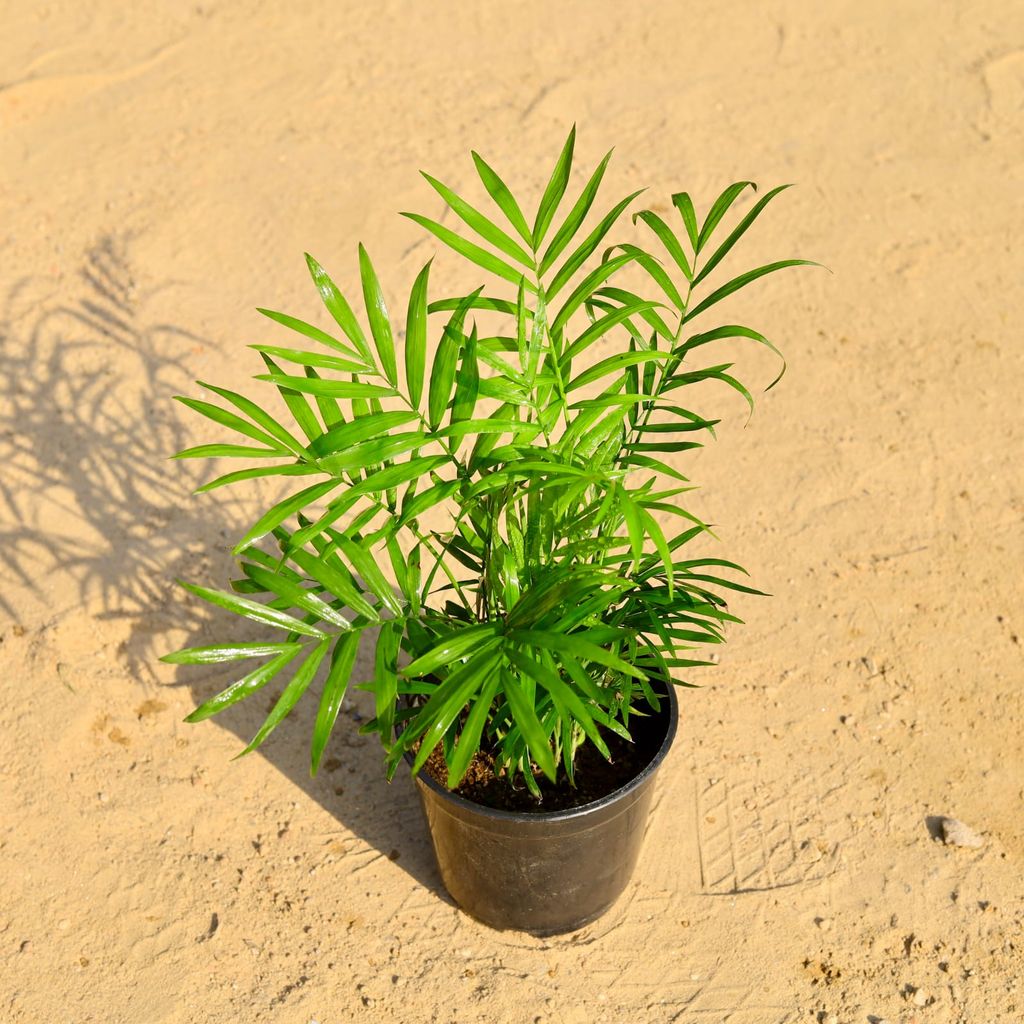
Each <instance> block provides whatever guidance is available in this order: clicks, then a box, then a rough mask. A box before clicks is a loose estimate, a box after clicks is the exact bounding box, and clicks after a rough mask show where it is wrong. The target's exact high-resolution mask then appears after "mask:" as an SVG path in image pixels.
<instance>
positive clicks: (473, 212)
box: [420, 171, 533, 270]
mask: <svg viewBox="0 0 1024 1024" xmlns="http://www.w3.org/2000/svg"><path fill="white" fill-rule="evenodd" d="M420 174H422V175H423V177H424V178H426V180H427V181H428V182H429V183H430V186H431V188H433V189H434V191H435V192H437V194H438V195H439V196H440V197H441V198H442V199H443V200H444V201H445V202H446V203H447V204H448V206H450V207H451V209H452V210H453V211H454V213H455V214H456V215H457V216H459V217H461V218H462V220H464V221H465V222H466V224H468V225H469V226H470V227H471V228H472V229H473V230H474V231H475V232H476V233H477V234H478V235H480V237H481V238H483V239H484V240H485V241H487V242H490V243H491V245H493V246H494V247H495V248H496V249H500V250H501V251H502V252H503V253H505V255H506V256H511V257H512V259H514V260H515V261H516V262H517V263H522V264H523V266H524V267H528V268H529V269H530V270H532V269H533V257H532V256H530V255H529V254H528V253H527V252H526V251H525V250H524V249H523V247H522V246H521V245H520V244H519V243H518V242H517V241H516V240H515V239H514V238H511V237H509V235H508V234H507V233H506V232H505V231H502V229H501V228H499V227H498V225H497V224H495V223H494V222H493V221H491V220H488V218H487V217H485V216H484V215H483V214H482V213H481V212H480V211H479V210H477V209H476V208H475V207H473V206H470V204H469V203H467V202H466V201H465V200H464V199H463V198H462V197H461V196H459V195H457V194H456V193H455V192H453V191H452V190H451V189H450V188H448V186H447V185H444V184H442V183H441V182H440V181H438V180H437V178H434V177H432V176H431V175H429V174H427V172H426V171H420Z"/></svg>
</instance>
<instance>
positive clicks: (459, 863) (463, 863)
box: [416, 685, 678, 935]
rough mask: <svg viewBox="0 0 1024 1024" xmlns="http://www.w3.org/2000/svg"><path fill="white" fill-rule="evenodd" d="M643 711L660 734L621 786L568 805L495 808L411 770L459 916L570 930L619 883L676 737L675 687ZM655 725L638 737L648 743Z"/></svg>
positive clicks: (616, 891) (626, 875)
mask: <svg viewBox="0 0 1024 1024" xmlns="http://www.w3.org/2000/svg"><path fill="white" fill-rule="evenodd" d="M666 689H667V691H668V694H667V698H668V699H667V700H665V701H663V702H662V706H661V709H660V711H659V712H658V714H657V715H656V716H653V719H652V722H651V725H652V727H654V725H655V723H658V722H659V721H660V727H659V728H660V731H661V735H662V740H661V743H660V745H658V746H657V753H656V754H655V755H654V758H653V760H652V761H651V762H650V763H649V764H648V765H647V767H646V768H644V770H643V771H642V772H641V773H640V774H639V775H637V776H636V777H635V778H634V779H633V780H632V781H631V782H629V783H627V784H626V785H625V786H623V787H622V788H620V789H618V790H616V791H615V792H613V793H610V794H609V795H608V796H606V797H603V798H602V799H600V800H597V801H594V802H593V803H589V804H584V805H583V806H581V807H576V808H573V809H572V810H568V811H553V812H549V813H540V814H534V813H517V812H512V811H500V810H495V809H493V808H490V807H484V806H482V805H480V804H475V803H472V802H471V801H469V800H466V799H463V798H462V797H459V796H455V795H454V794H452V793H450V792H448V790H446V789H444V788H443V787H442V786H440V785H438V783H437V782H435V781H434V780H433V779H431V778H430V777H429V776H427V775H426V773H424V772H421V773H420V774H419V775H418V776H417V777H416V782H417V789H418V790H419V794H420V800H421V803H422V805H423V811H424V813H425V815H426V818H427V825H428V827H429V829H430V836H431V839H432V840H433V843H434V853H435V854H436V856H437V863H438V867H439V868H440V871H441V878H442V880H443V881H444V884H445V888H447V890H448V892H449V893H451V895H452V898H453V899H454V900H455V901H456V903H458V904H459V906H460V907H461V908H462V909H463V910H464V911H466V913H468V914H470V915H472V916H473V917H475V918H477V919H478V920H479V921H482V922H483V923H484V924H486V925H489V926H490V927H492V928H497V929H516V930H519V931H527V932H532V933H533V934H535V935H554V934H558V933H560V932H569V931H574V930H575V929H577V928H581V927H583V925H585V924H588V923H589V922H591V921H593V920H594V919H595V918H598V917H600V916H601V914H603V913H604V912H605V911H606V910H607V909H608V908H609V907H610V906H611V905H612V903H614V902H615V900H616V899H617V898H618V897H619V895H620V894H621V893H622V891H623V889H625V887H626V885H627V883H628V882H629V880H630V878H631V877H632V874H633V869H634V868H635V866H636V862H637V858H638V857H639V855H640V846H641V844H642V842H643V837H644V832H645V830H646V826H647V817H648V813H649V811H650V806H651V798H652V797H653V795H654V780H655V776H656V775H657V773H658V769H659V768H660V767H661V765H662V763H663V762H664V760H665V755H666V754H667V753H668V750H669V748H670V747H671V745H672V740H673V738H674V737H675V733H676V722H677V716H678V705H677V702H676V696H675V687H673V686H671V685H670V686H668V687H666ZM657 737H658V729H655V728H652V734H651V736H650V739H649V740H648V742H649V743H650V744H651V745H652V746H654V745H655V744H657Z"/></svg>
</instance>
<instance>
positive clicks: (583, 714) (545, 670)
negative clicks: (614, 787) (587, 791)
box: [505, 650, 611, 760]
mask: <svg viewBox="0 0 1024 1024" xmlns="http://www.w3.org/2000/svg"><path fill="white" fill-rule="evenodd" d="M505 656H506V657H507V658H508V660H509V662H510V663H511V664H512V665H514V666H515V667H516V668H518V669H519V670H520V672H524V673H525V674H526V675H528V676H531V677H532V678H533V679H535V680H536V681H537V682H538V683H540V685H541V686H543V687H544V689H545V690H547V691H548V693H550V694H551V697H552V699H553V700H554V701H556V703H558V704H561V705H562V706H563V707H565V708H567V709H568V710H569V711H570V712H571V713H572V715H573V718H574V719H575V720H576V721H577V722H579V724H580V725H581V726H582V728H583V731H584V732H585V733H586V734H587V737H588V738H589V739H590V742H591V743H593V744H594V746H595V747H597V749H598V750H599V751H600V752H601V753H602V754H603V755H604V756H605V757H606V758H608V759H609V760H611V754H610V753H609V751H608V746H607V744H606V743H605V742H604V740H603V739H602V738H601V734H600V733H599V732H598V731H597V726H595V725H594V720H593V718H591V717H590V712H589V711H588V710H587V708H586V706H585V705H584V703H583V701H581V700H580V698H579V696H578V695H577V694H576V692H575V691H574V690H573V689H572V687H570V686H569V685H567V684H566V683H565V681H564V680H562V679H561V678H560V677H559V675H558V673H557V672H556V671H555V670H554V669H552V668H551V667H549V666H548V665H545V664H544V663H543V662H541V661H534V659H533V658H531V657H529V656H528V655H526V654H523V653H522V652H521V651H516V650H506V651H505Z"/></svg>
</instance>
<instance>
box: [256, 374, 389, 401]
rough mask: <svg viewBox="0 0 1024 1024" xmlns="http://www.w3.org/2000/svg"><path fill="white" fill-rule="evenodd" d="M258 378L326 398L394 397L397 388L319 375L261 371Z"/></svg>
mask: <svg viewBox="0 0 1024 1024" xmlns="http://www.w3.org/2000/svg"><path fill="white" fill-rule="evenodd" d="M256 380H268V381H270V382H271V384H277V385H279V386H280V385H284V386H285V387H288V388H292V389H293V390H295V391H301V392H302V393H303V394H307V395H321V396H323V397H324V398H394V397H395V389H394V388H385V387H381V386H380V385H379V384H364V383H363V382H362V381H347V380H322V379H320V378H319V377H292V376H289V375H288V374H286V373H260V374H257V375H256Z"/></svg>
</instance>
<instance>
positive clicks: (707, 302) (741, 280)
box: [685, 260, 821, 322]
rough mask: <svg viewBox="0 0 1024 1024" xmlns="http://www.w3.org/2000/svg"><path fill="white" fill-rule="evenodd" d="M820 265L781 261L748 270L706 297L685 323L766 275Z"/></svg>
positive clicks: (809, 261) (690, 312)
mask: <svg viewBox="0 0 1024 1024" xmlns="http://www.w3.org/2000/svg"><path fill="white" fill-rule="evenodd" d="M820 266H821V264H820V263H815V262H814V260H779V261H778V262H776V263H769V264H768V265H767V266H764V267H758V268H757V269H756V270H748V271H747V272H746V273H745V274H740V276H739V277H734V278H733V279H732V280H731V281H729V282H728V283H726V284H723V285H722V286H721V288H716V289H715V291H713V292H712V293H711V294H710V295H708V296H706V297H705V298H704V299H703V300H702V301H700V302H698V303H697V305H696V306H694V308H693V309H691V310H690V311H689V312H688V313H687V314H686V317H685V322H689V321H690V320H692V319H693V318H694V317H696V316H700V314H701V313H703V312H704V310H705V309H708V308H709V307H710V306H713V305H714V304H715V303H716V302H721V301H722V299H724V298H726V297H727V296H729V295H732V293H733V292H738V291H739V290H740V289H741V288H743V287H744V286H745V285H748V284H750V283H751V281H756V280H757V279H758V278H759V277H764V276H765V274H773V273H775V271H777V270H785V269H786V268H787V267H820Z"/></svg>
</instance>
